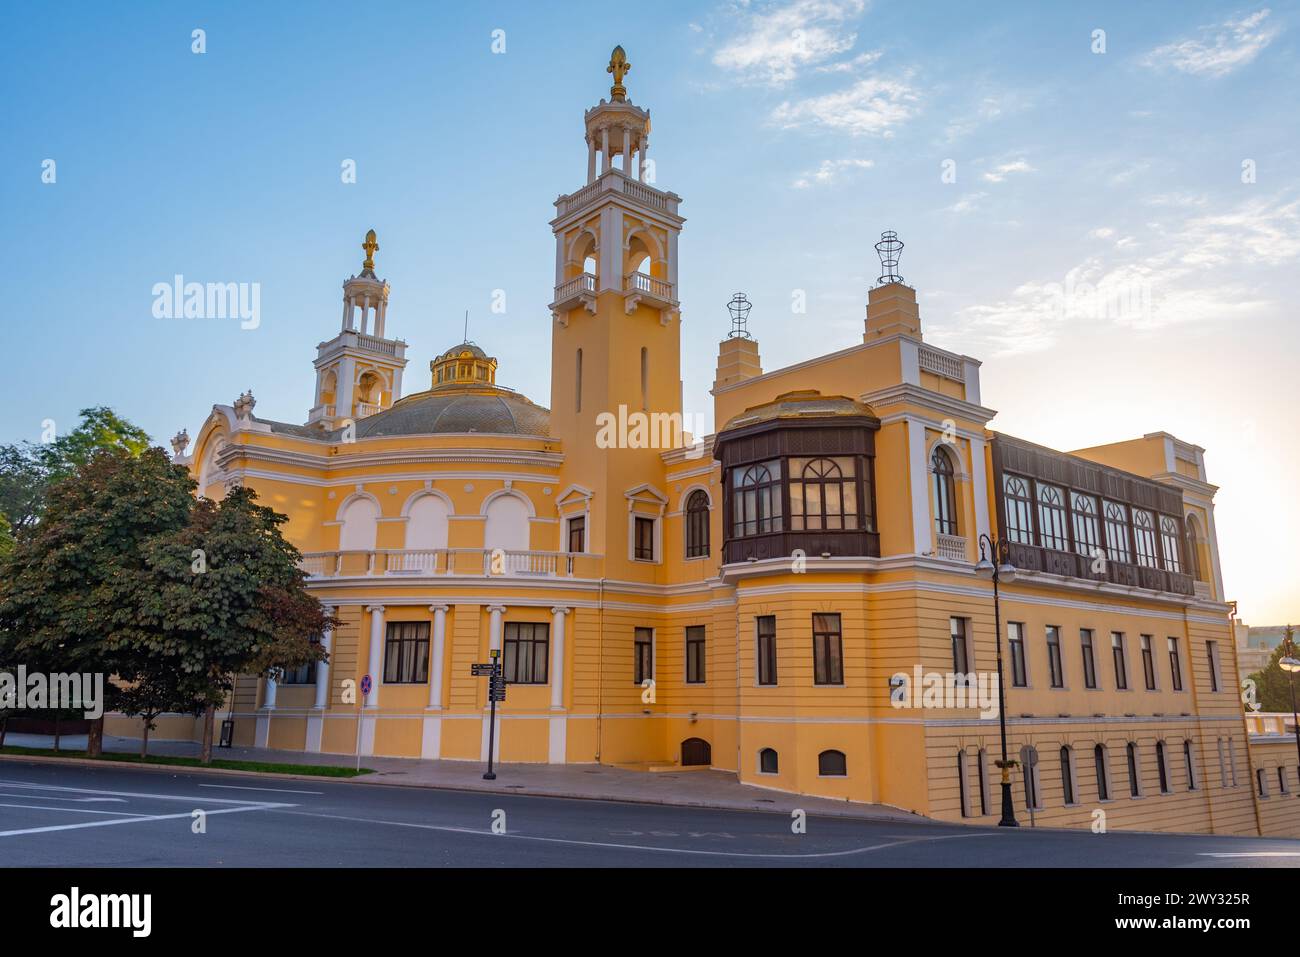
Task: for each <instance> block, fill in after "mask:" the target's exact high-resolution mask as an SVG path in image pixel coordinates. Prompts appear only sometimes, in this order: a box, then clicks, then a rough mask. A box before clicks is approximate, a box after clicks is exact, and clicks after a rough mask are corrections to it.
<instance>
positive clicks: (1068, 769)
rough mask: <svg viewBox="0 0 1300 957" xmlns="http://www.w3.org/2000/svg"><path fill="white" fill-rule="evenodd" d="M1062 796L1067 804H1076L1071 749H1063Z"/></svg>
mask: <svg viewBox="0 0 1300 957" xmlns="http://www.w3.org/2000/svg"><path fill="white" fill-rule="evenodd" d="M1061 795H1062V798H1063V800H1064V803H1066V804H1073V803H1074V766H1073V764H1071V761H1070V749H1069V748H1068V747H1065V746H1063V747H1062V748H1061Z"/></svg>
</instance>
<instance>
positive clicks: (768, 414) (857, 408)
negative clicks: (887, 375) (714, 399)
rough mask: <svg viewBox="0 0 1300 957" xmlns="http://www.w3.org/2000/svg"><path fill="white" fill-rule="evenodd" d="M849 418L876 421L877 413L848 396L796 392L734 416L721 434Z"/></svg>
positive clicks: (787, 393)
mask: <svg viewBox="0 0 1300 957" xmlns="http://www.w3.org/2000/svg"><path fill="white" fill-rule="evenodd" d="M848 417H852V418H869V419H874V418H875V417H876V413H875V412H873V411H872V410H871V406H869V405H867V404H866V403H865V402H859V401H858V400H857V399H850V398H849V397H848V396H846V395H822V394H821V393H820V392H818V391H817V390H816V389H802V390H799V391H797V392H785V393H783V394H781V395H778V396H777V397H776V398H775V399H773V400H772V401H771V402H765V403H763V404H762V405H755V406H751V407H750V408H748V409H746V410H745V411H744V412H741V413H740V414H739V415H735V416H732V417H731V418H730V419H729V420H728V421H727V424H726V425H724V426H723V427H722V431H723V432H726V431H729V430H731V429H741V428H745V427H746V426H751V425H758V424H759V423H762V422H771V421H773V420H776V419H826V418H848Z"/></svg>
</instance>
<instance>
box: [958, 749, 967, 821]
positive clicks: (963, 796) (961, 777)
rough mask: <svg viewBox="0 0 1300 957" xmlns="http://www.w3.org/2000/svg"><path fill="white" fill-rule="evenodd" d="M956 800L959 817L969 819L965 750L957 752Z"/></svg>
mask: <svg viewBox="0 0 1300 957" xmlns="http://www.w3.org/2000/svg"><path fill="white" fill-rule="evenodd" d="M957 799H958V801H959V802H960V803H961V816H962V817H970V797H969V796H968V795H967V793H966V749H965V748H961V749H959V750H958V751H957Z"/></svg>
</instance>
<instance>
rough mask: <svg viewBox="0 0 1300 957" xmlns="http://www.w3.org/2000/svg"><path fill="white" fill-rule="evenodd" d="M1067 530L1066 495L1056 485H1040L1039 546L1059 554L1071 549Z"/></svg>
mask: <svg viewBox="0 0 1300 957" xmlns="http://www.w3.org/2000/svg"><path fill="white" fill-rule="evenodd" d="M1067 536H1068V533H1067V532H1066V529H1065V493H1064V492H1062V491H1061V489H1059V488H1057V487H1056V486H1055V485H1044V484H1042V483H1041V482H1040V483H1038V544H1040V545H1042V546H1043V547H1044V548H1054V549H1056V550H1057V551H1059V552H1063V551H1065V550H1066V549H1067V548H1069V547H1070V546H1069V539H1068V537H1067Z"/></svg>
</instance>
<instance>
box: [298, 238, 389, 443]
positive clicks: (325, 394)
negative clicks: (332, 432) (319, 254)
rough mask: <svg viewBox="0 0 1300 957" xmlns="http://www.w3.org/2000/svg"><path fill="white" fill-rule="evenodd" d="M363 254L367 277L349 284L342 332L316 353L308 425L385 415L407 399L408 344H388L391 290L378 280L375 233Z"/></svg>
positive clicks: (323, 425) (363, 273) (325, 426)
mask: <svg viewBox="0 0 1300 957" xmlns="http://www.w3.org/2000/svg"><path fill="white" fill-rule="evenodd" d="M361 248H362V249H363V250H365V253H366V258H365V261H364V262H363V263H362V264H361V272H360V273H358V274H357V275H355V276H350V277H349V278H348V279H347V281H346V282H344V283H343V321H342V328H341V329H340V330H339V334H338V335H337V336H335V337H334V338H333V339H331V340H329V341H328V342H322V343H320V345H319V346H317V347H316V362H315V366H316V401H315V403H314V404H313V405H312V409H311V412H309V413H308V415H307V424H308V425H319V426H320V427H321V428H323V429H333V428H337V427H338V426H340V425H342V424H343V423H344V422H345V421H346V420H347V419H354V420H355V419H363V418H365V417H366V416H368V415H374V414H375V413H376V412H382V411H383V410H384V409H387V408H389V407H390V406H391V405H392V404H393V403H394V402H396V401H397V400H398V399H400V398H401V397H402V370H403V369H405V368H406V343H405V342H403V341H402V340H401V339H388V338H385V333H386V331H387V330H386V329H385V325H386V323H387V320H388V291H389V285H388V282H387V281H386V280H383V279H380V278H379V277H378V276H377V275H375V253H376V252H378V251H379V242H378V239H377V238H376V236H375V231H374V230H373V229H372V230H370V231H369V232H368V233H366V241H365V242H363V243H362V244H361Z"/></svg>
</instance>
